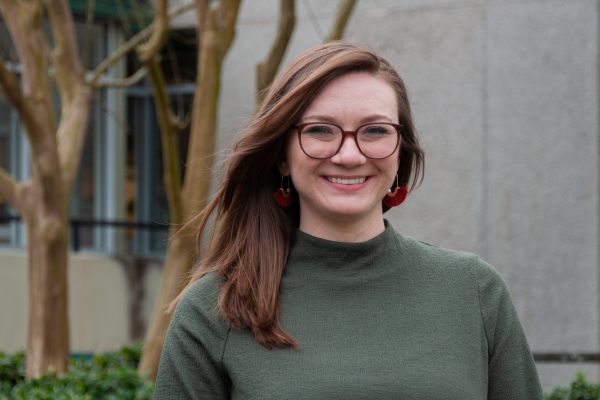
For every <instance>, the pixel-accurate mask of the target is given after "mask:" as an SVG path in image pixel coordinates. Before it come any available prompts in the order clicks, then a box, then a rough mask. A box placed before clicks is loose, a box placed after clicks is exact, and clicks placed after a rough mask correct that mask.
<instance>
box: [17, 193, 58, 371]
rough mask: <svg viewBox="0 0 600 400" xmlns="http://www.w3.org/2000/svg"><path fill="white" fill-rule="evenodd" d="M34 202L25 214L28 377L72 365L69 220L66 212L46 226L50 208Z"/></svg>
mask: <svg viewBox="0 0 600 400" xmlns="http://www.w3.org/2000/svg"><path fill="white" fill-rule="evenodd" d="M35 197H37V196H35ZM35 203H36V204H35V205H34V207H35V209H32V210H31V213H27V214H29V215H26V216H25V224H26V227H27V240H28V245H27V253H28V254H27V255H28V258H27V277H28V286H29V287H28V292H29V320H28V324H29V328H28V331H27V377H28V378H33V377H36V376H39V375H41V374H43V373H46V372H48V371H52V372H54V373H57V374H62V373H66V372H67V370H68V364H69V330H68V328H69V324H68V316H67V301H68V299H67V248H68V235H67V232H68V230H67V228H68V220H67V218H66V213H63V216H62V217H61V218H60V220H54V223H55V224H56V225H55V226H53V227H51V228H49V227H44V226H43V224H42V223H41V222H40V221H43V220H44V219H47V218H48V216H47V215H45V214H46V212H45V209H47V208H49V207H47V205H46V204H43V202H41V201H40V202H39V203H38V201H36V202H35ZM49 229H50V230H53V231H54V232H49V231H48V230H49Z"/></svg>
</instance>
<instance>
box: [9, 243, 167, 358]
mask: <svg viewBox="0 0 600 400" xmlns="http://www.w3.org/2000/svg"><path fill="white" fill-rule="evenodd" d="M145 268H146V269H145V273H144V274H143V275H142V276H141V280H142V284H143V287H144V288H145V291H143V294H144V296H143V298H142V299H141V301H140V302H139V305H140V307H139V313H140V315H136V316H133V315H131V311H132V308H131V305H132V300H134V299H132V298H131V293H132V286H131V283H132V282H131V279H129V278H128V271H127V267H126V266H125V265H124V264H123V263H121V262H118V261H115V260H113V259H111V258H108V257H105V256H100V255H93V254H77V255H71V257H70V258H69V271H68V285H69V292H68V295H69V325H70V334H71V338H70V339H71V351H72V352H74V353H90V352H99V351H107V350H113V349H117V348H119V347H121V346H123V345H124V344H127V343H130V342H131V340H132V337H131V328H132V327H131V321H132V320H133V319H134V318H140V319H141V320H142V321H143V323H144V324H146V325H147V323H148V321H149V318H150V316H151V312H152V309H153V307H154V301H155V299H156V294H157V288H158V284H159V281H160V273H161V268H160V264H159V263H150V264H149V265H147V266H146V267H145ZM138 300H139V299H138ZM27 307H28V300H27V264H26V254H25V252H24V251H19V250H6V249H3V250H2V251H0V349H1V350H3V351H16V350H20V349H24V348H25V346H26V344H27V315H28V313H27Z"/></svg>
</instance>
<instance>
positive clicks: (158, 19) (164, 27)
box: [138, 0, 169, 63]
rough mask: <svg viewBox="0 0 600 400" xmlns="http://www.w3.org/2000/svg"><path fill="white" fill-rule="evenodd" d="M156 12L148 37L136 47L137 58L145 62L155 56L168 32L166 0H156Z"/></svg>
mask: <svg viewBox="0 0 600 400" xmlns="http://www.w3.org/2000/svg"><path fill="white" fill-rule="evenodd" d="M155 7H156V13H155V16H154V23H155V27H154V31H153V32H152V35H151V36H150V39H149V40H148V41H147V42H146V43H144V44H143V45H141V46H140V47H139V48H138V58H139V59H140V61H141V62H142V63H146V62H147V61H149V60H150V59H151V58H154V57H156V55H157V54H158V52H159V51H160V49H161V48H162V47H163V45H164V42H165V39H166V37H167V35H168V34H169V17H168V15H167V0H156V5H155Z"/></svg>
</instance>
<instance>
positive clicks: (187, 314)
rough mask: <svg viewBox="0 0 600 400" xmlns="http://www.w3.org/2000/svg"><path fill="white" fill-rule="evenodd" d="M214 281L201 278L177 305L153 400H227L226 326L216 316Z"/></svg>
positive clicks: (213, 279)
mask: <svg viewBox="0 0 600 400" xmlns="http://www.w3.org/2000/svg"><path fill="white" fill-rule="evenodd" d="M217 279H218V278H217V277H216V276H214V275H210V274H209V275H206V276H204V277H203V278H201V279H200V280H199V281H198V282H196V283H195V284H194V285H193V286H191V287H190V288H189V289H188V290H187V292H186V293H185V295H184V296H183V297H182V298H181V301H180V302H179V304H178V305H177V308H176V309H175V312H174V314H173V318H172V319H171V323H170V325H169V329H168V331H167V336H166V338H165V343H164V346H163V350H162V355H161V358H160V364H159V368H158V376H157V378H156V386H155V389H154V400H166V399H177V400H192V399H193V400H195V399H203V400H205V399H210V400H217V399H228V398H229V385H228V378H227V375H226V373H225V371H224V370H223V365H222V359H223V352H224V350H225V344H226V341H227V335H228V333H229V323H228V322H227V321H225V320H224V319H223V318H222V317H221V316H219V314H218V313H217V312H215V310H216V304H217V297H218V285H217Z"/></svg>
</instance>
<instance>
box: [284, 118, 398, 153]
mask: <svg viewBox="0 0 600 400" xmlns="http://www.w3.org/2000/svg"><path fill="white" fill-rule="evenodd" d="M293 128H295V129H296V130H298V140H299V141H300V147H301V148H302V151H303V152H304V154H306V155H307V156H309V157H311V158H318V159H325V158H330V157H333V156H334V155H336V154H337V153H338V152H339V151H340V149H341V148H342V145H343V144H344V138H345V137H346V136H352V137H354V141H355V142H356V147H357V148H358V150H359V151H360V152H361V153H362V154H363V155H364V156H365V157H367V158H373V159H382V158H387V157H389V156H391V155H392V154H394V152H395V151H396V149H397V148H398V144H399V143H400V131H401V130H402V125H399V124H390V123H387V122H374V123H370V124H364V125H361V126H359V127H358V128H357V129H356V130H355V131H345V130H343V129H342V127H341V126H339V125H336V124H330V123H321V122H307V123H304V124H299V125H294V126H293Z"/></svg>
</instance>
